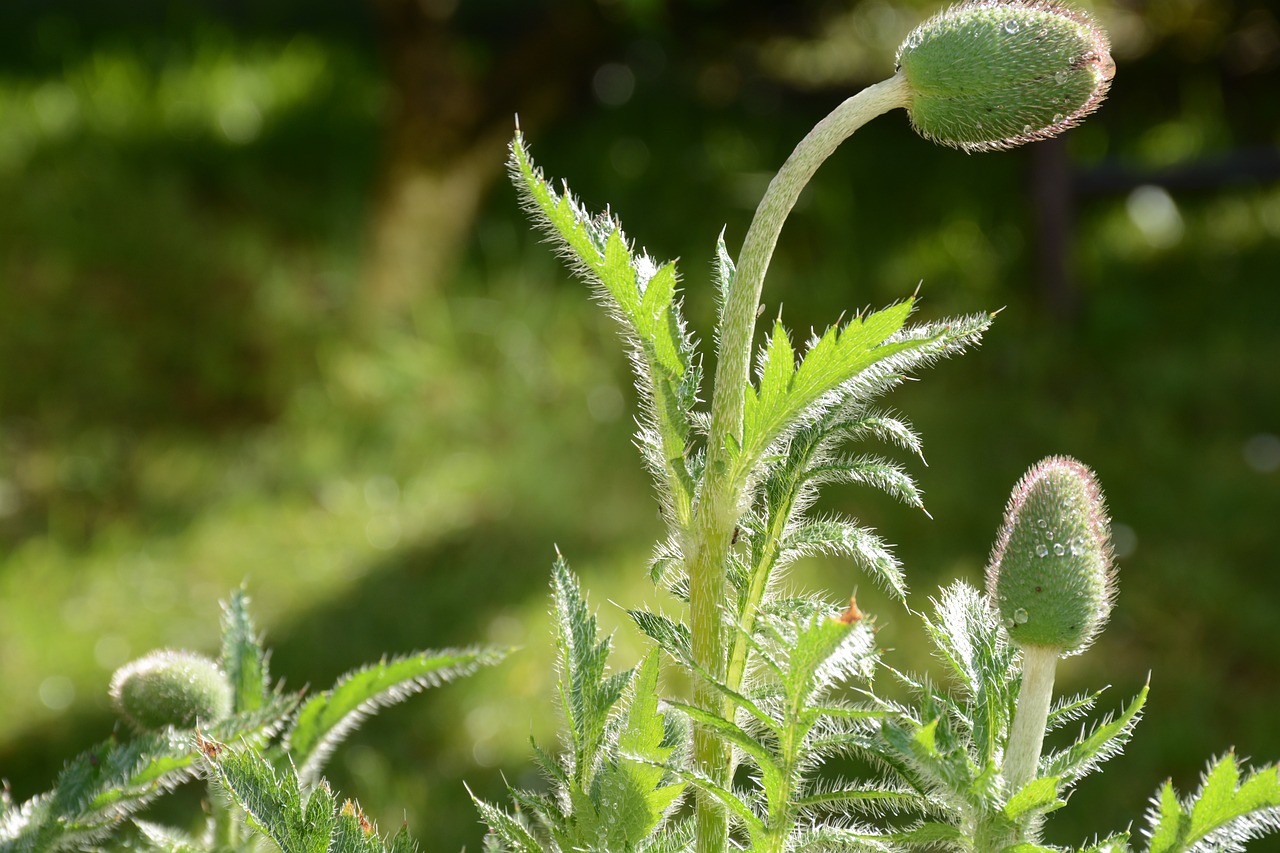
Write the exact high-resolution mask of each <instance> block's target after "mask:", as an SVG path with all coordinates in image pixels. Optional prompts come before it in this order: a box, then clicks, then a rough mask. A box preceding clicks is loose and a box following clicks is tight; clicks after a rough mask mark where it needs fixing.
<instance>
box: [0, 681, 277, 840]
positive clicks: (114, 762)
mask: <svg viewBox="0 0 1280 853" xmlns="http://www.w3.org/2000/svg"><path fill="white" fill-rule="evenodd" d="M295 706H296V701H295V700H294V699H292V698H291V697H277V698H275V699H273V701H272V703H271V704H270V705H268V706H265V707H262V708H259V709H257V710H255V711H250V712H246V713H243V714H237V715H234V716H232V717H228V718H227V719H225V720H221V721H219V722H218V723H217V724H215V725H214V726H212V727H211V729H210V730H211V732H214V733H216V736H218V737H222V738H231V737H235V738H240V739H245V740H247V741H248V742H251V743H253V742H260V741H262V740H265V739H266V738H267V737H270V736H271V734H273V733H274V732H275V731H276V730H277V729H278V728H279V726H280V724H281V721H282V720H283V719H284V718H285V717H286V716H287V715H288V714H290V713H291V712H292V710H293V708H294V707H295ZM194 772H195V750H194V748H193V746H192V744H191V740H190V737H189V734H188V733H187V732H184V731H178V730H174V729H167V730H165V731H161V732H153V733H149V734H142V735H138V736H136V737H134V738H131V739H130V740H128V741H125V742H123V743H122V742H118V741H116V740H115V739H114V738H112V739H111V740H108V741H106V742H104V743H101V744H99V745H97V746H95V747H93V748H92V749H89V750H87V751H85V752H83V753H81V754H80V755H78V756H76V757H75V758H73V759H71V760H70V761H69V762H67V765H66V767H65V768H64V769H63V771H62V772H61V773H60V774H59V776H58V778H57V780H56V782H55V785H54V788H53V790H52V791H50V792H48V793H46V794H41V795H38V796H36V797H33V798H32V799H30V800H28V801H27V802H25V803H23V804H21V805H19V806H16V807H11V808H9V809H8V810H6V812H5V813H4V815H3V816H0V851H9V850H25V851H31V850H38V851H58V850H82V849H86V848H88V847H91V846H93V843H94V842H96V841H98V840H100V839H102V838H105V837H106V836H107V835H109V834H110V833H111V832H112V831H113V830H115V829H116V828H117V827H119V825H120V824H121V823H122V822H123V821H124V820H125V819H126V818H128V817H130V816H131V815H133V814H135V813H137V812H138V811H139V810H141V809H143V808H145V807H146V806H148V805H149V804H151V803H152V802H154V801H155V800H156V799H157V798H158V797H159V796H161V795H162V794H164V793H166V792H168V791H170V790H172V789H173V788H174V787H176V786H177V785H179V784H181V783H182V782H185V781H186V780H188V779H190V778H191V776H192V775H193V774H194Z"/></svg>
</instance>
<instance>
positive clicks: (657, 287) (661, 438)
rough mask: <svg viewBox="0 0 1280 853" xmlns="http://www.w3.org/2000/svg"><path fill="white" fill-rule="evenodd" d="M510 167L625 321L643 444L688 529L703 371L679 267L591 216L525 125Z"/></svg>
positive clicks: (529, 203)
mask: <svg viewBox="0 0 1280 853" xmlns="http://www.w3.org/2000/svg"><path fill="white" fill-rule="evenodd" d="M509 167H510V172H511V177H512V180H513V181H514V182H515V184H516V186H517V188H518V189H519V190H520V191H521V193H522V194H523V195H524V197H525V200H526V207H527V208H528V209H529V211H530V212H531V213H532V214H533V215H534V217H535V218H536V219H537V220H539V222H540V223H541V224H542V225H543V226H545V227H546V228H548V229H549V230H550V231H551V232H552V234H553V235H554V236H555V238H556V239H557V240H558V241H560V242H561V243H562V244H563V246H564V247H565V248H566V249H567V250H568V254H569V256H570V258H569V260H570V266H571V267H573V269H574V270H575V271H576V272H578V273H580V274H581V275H582V276H583V277H584V278H586V279H587V280H588V281H589V282H591V283H593V284H594V285H596V292H597V295H599V296H600V297H601V298H602V300H603V301H604V302H605V304H606V305H607V306H608V308H609V309H610V312H611V313H612V314H613V315H614V317H615V319H616V320H617V321H618V322H619V324H620V325H621V326H622V336H623V339H624V341H625V342H626V344H627V346H628V349H629V350H630V353H631V357H632V365H633V367H634V369H635V373H636V384H637V387H638V388H639V389H640V393H641V396H642V419H641V420H642V426H641V430H640V432H639V434H638V436H637V438H638V443H639V445H640V447H641V449H642V451H643V452H644V457H645V462H646V464H647V465H648V467H649V468H650V470H651V471H652V473H653V475H654V477H655V479H657V481H658V487H659V490H660V493H661V495H662V497H663V507H664V511H665V512H666V514H667V516H668V518H669V520H670V521H671V522H672V523H673V525H674V526H675V527H677V528H679V529H683V528H684V527H686V526H687V525H688V523H689V521H690V518H691V515H690V513H691V506H692V499H693V489H694V480H693V478H692V476H691V475H690V473H689V468H688V464H687V459H686V456H687V455H688V444H689V437H690V429H691V419H692V417H693V407H694V404H695V403H696V402H697V396H698V386H699V383H700V381H701V372H700V368H699V366H698V362H697V352H696V349H695V346H694V342H693V339H692V338H691V337H690V335H689V334H688V332H687V331H686V329H685V322H684V318H683V316H682V315H681V311H680V303H679V301H678V300H677V298H676V283H677V278H676V273H675V265H674V263H666V264H657V263H655V262H654V261H653V259H652V258H650V257H649V256H648V255H646V254H644V253H643V252H641V253H639V254H638V255H637V254H636V253H634V252H633V251H632V249H631V247H630V245H629V244H628V242H627V239H626V237H625V235H624V234H623V232H622V228H621V226H620V225H619V224H618V222H617V221H616V220H615V219H614V217H613V216H612V215H610V214H609V213H607V212H606V213H605V214H604V215H602V216H592V215H590V214H589V213H587V212H586V210H585V209H583V208H582V206H581V205H579V204H578V202H577V201H576V200H575V199H574V198H573V197H572V196H571V195H570V194H569V192H568V188H567V187H566V188H565V191H564V192H563V193H556V192H555V190H553V189H552V188H551V187H550V185H549V184H548V183H547V181H546V179H545V178H544V177H543V176H542V174H541V172H539V171H538V170H537V169H536V168H535V167H534V165H533V162H532V160H531V159H530V157H529V153H528V151H527V150H526V148H525V145H524V139H523V137H522V136H521V134H520V133H519V132H518V131H517V133H516V135H515V138H514V139H513V140H512V143H511V158H510V161H509Z"/></svg>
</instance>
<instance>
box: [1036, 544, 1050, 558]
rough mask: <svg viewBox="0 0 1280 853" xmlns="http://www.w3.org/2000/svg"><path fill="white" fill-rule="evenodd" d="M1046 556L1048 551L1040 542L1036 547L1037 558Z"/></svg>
mask: <svg viewBox="0 0 1280 853" xmlns="http://www.w3.org/2000/svg"><path fill="white" fill-rule="evenodd" d="M1048 555H1049V549H1048V548H1046V547H1045V546H1044V543H1043V542H1041V543H1040V544H1039V545H1037V546H1036V556H1037V557H1047V556H1048Z"/></svg>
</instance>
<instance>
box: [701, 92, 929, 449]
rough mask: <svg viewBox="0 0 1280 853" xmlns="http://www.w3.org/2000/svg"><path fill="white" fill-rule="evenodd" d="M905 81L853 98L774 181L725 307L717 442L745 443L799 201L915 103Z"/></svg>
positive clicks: (714, 430) (714, 427) (715, 408)
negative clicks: (758, 345)
mask: <svg viewBox="0 0 1280 853" xmlns="http://www.w3.org/2000/svg"><path fill="white" fill-rule="evenodd" d="M910 99H911V95H910V89H909V87H908V85H907V81H906V79H905V78H903V77H900V76H894V77H891V78H889V79H888V80H885V81H883V82H881V83H877V84H875V85H874V86H868V87H867V88H865V89H863V90H862V91H861V92H859V93H858V94H856V95H854V96H853V97H852V98H849V99H848V100H846V101H845V102H844V103H842V104H840V106H838V107H836V108H835V109H834V110H832V111H831V113H830V114H829V115H828V116H827V117H826V118H824V119H823V120H822V121H820V122H818V124H817V125H815V126H814V128H813V130H811V131H809V133H808V135H807V136H805V138H804V139H802V140H800V144H799V145H797V146H796V147H795V150H794V151H792V152H791V156H790V157H788V158H787V162H786V163H784V164H783V165H782V168H781V169H779V170H778V174H777V175H775V176H774V178H773V180H772V181H770V182H769V188H768V189H767V190H766V191H765V194H764V198H762V199H761V200H760V206H759V207H757V208H756V213H755V217H754V218H753V219H752V220H751V226H750V227H749V228H748V229H747V237H746V239H745V240H744V241H743V243H742V251H741V253H739V255H738V271H737V273H736V274H735V275H734V279H733V286H732V288H731V289H730V291H729V296H728V299H727V300H726V303H725V306H724V319H723V321H722V324H721V328H720V346H719V349H718V350H717V353H716V356H717V363H716V381H715V390H714V392H713V397H712V401H711V435H712V436H713V437H714V438H717V439H724V438H726V437H728V436H733V438H734V439H735V440H736V441H741V439H742V399H743V389H744V388H745V387H746V382H747V373H748V370H749V369H750V365H751V339H752V337H753V334H752V333H753V332H754V330H755V321H756V311H757V308H758V306H759V305H760V292H761V289H762V288H763V286H764V275H765V273H766V272H767V271H768V269H769V261H770V260H771V259H772V258H773V249H774V247H775V246H776V245H777V243H778V235H779V234H780V233H781V232H782V224H783V223H784V222H785V221H786V219H787V215H788V214H789V213H791V208H793V207H794V206H795V203H796V199H798V198H799V197H800V193H801V191H802V190H804V188H805V186H806V185H808V183H809V179H810V178H812V177H813V174H814V172H816V171H817V170H818V167H819V166H821V165H822V163H823V161H824V160H826V159H827V158H828V157H830V156H831V154H832V152H834V151H835V150H836V148H837V147H838V146H839V145H840V143H841V142H844V141H845V140H846V139H848V138H849V137H850V136H851V135H852V134H853V132H854V131H855V130H857V129H858V128H860V127H862V126H863V125H864V124H866V123H867V122H869V121H871V119H873V118H875V117H876V116H878V115H882V114H883V113H887V112H888V111H889V110H891V109H894V108H895V107H905V106H907V105H908V104H909V103H910ZM724 451H725V446H724V445H723V443H720V442H717V443H713V444H712V446H711V447H710V448H709V449H708V452H709V453H710V454H711V458H710V459H709V460H708V461H710V462H714V461H715V460H716V459H717V458H718V459H720V460H721V461H725V460H724V455H723V454H724Z"/></svg>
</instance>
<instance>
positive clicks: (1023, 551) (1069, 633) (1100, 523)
mask: <svg viewBox="0 0 1280 853" xmlns="http://www.w3.org/2000/svg"><path fill="white" fill-rule="evenodd" d="M1112 561H1113V557H1112V550H1111V528H1110V523H1109V522H1108V520H1107V514H1106V507H1105V506H1104V504H1103V498H1102V490H1101V489H1100V488H1099V487H1098V481H1097V479H1096V478H1095V477H1094V475H1093V472H1092V471H1090V470H1089V469H1088V468H1087V467H1085V466H1084V465H1082V464H1081V463H1079V462H1077V461H1076V460H1074V459H1070V458H1067V457H1065V456H1051V457H1049V458H1048V459H1044V460H1042V461H1041V462H1039V463H1038V464H1036V465H1035V466H1034V467H1033V468H1032V469H1031V470H1030V471H1028V472H1027V473H1026V475H1025V476H1024V477H1023V478H1022V480H1021V481H1019V483H1018V485H1017V486H1016V487H1014V490H1013V494H1012V496H1011V497H1010V498H1009V505H1008V507H1007V508H1006V509H1005V517H1004V526H1003V527H1002V528H1001V531H1000V537H999V539H998V541H997V542H996V546H995V550H994V552H993V553H992V555H991V565H990V567H989V568H988V569H987V594H988V595H989V596H990V597H991V602H992V605H993V607H994V609H995V610H996V612H997V613H998V614H999V616H1000V619H1001V621H1002V622H1003V623H1004V626H1005V629H1006V630H1007V632H1008V634H1009V637H1010V638H1011V639H1012V640H1013V641H1014V642H1015V643H1016V644H1017V645H1019V646H1024V647H1025V646H1042V647H1048V648H1053V649H1057V650H1059V654H1060V655H1067V654H1073V653H1075V652H1079V651H1082V650H1083V649H1084V648H1086V647H1087V646H1088V645H1089V644H1090V643H1091V642H1092V641H1093V639H1094V637H1096V636H1097V635H1098V633H1099V632H1100V631H1101V630H1102V626H1103V625H1104V624H1105V623H1106V621H1107V616H1108V615H1110V613H1111V605H1112V603H1113V602H1114V600H1115V593H1116V585H1115V572H1114V570H1113V568H1112Z"/></svg>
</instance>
